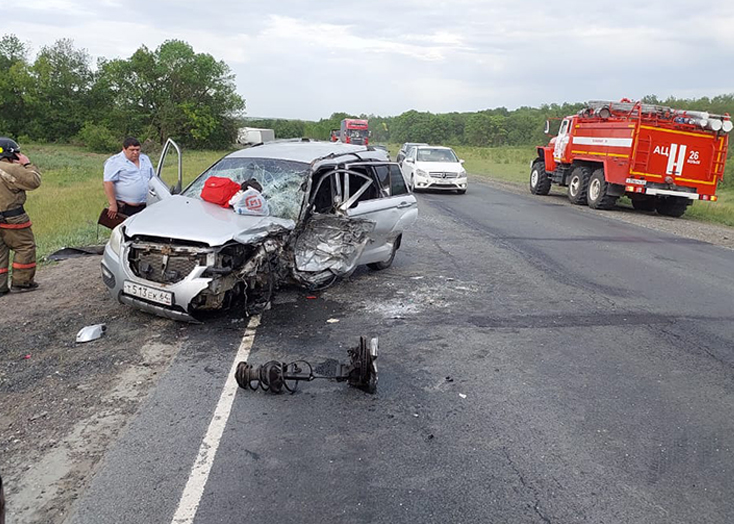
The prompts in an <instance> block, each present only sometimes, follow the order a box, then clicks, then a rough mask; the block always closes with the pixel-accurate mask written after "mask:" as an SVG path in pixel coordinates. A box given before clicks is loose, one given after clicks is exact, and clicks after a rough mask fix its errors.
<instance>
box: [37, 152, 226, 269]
mask: <svg viewBox="0 0 734 524" xmlns="http://www.w3.org/2000/svg"><path fill="white" fill-rule="evenodd" d="M23 152H24V153H25V154H26V155H28V157H29V158H30V159H31V161H32V162H33V163H34V164H36V165H37V166H38V167H39V168H40V169H41V175H42V177H43V182H42V184H41V187H40V188H39V189H37V190H36V191H32V192H29V193H28V201H27V203H26V206H25V207H26V209H27V210H28V214H29V215H30V217H31V220H32V222H33V232H34V234H35V236H36V244H37V245H38V254H37V255H38V259H39V260H41V259H42V257H45V256H46V255H48V254H50V253H52V252H54V251H56V250H57V249H60V248H62V247H66V246H82V245H90V244H96V243H97V242H98V241H104V240H105V239H106V238H107V237H108V236H109V230H108V229H106V228H103V227H100V228H99V238H98V228H97V218H98V217H99V213H100V211H101V210H102V208H103V207H104V206H105V205H106V204H107V199H106V197H105V195H104V190H103V188H102V165H103V164H104V161H105V160H106V159H107V157H109V156H110V155H101V154H97V153H89V152H88V151H86V150H84V149H82V148H78V147H73V146H64V145H49V144H24V147H23ZM112 153H114V151H113V152H111V153H110V154H112ZM225 153H226V152H221V151H184V152H183V172H184V184H186V183H188V182H190V181H191V180H193V179H194V178H195V177H196V176H197V175H198V174H199V173H201V172H202V171H203V170H204V169H206V168H207V167H209V166H210V165H211V164H213V163H214V162H215V161H216V160H218V159H219V158H221V157H222V156H223V155H224V154H225ZM151 159H152V160H153V163H154V164H157V163H158V155H151ZM176 165H177V160H176V156H175V154H173V155H171V154H169V156H168V158H167V159H166V165H165V166H164V169H163V179H164V180H166V182H167V183H168V184H169V185H172V184H173V183H174V182H175V179H176Z"/></svg>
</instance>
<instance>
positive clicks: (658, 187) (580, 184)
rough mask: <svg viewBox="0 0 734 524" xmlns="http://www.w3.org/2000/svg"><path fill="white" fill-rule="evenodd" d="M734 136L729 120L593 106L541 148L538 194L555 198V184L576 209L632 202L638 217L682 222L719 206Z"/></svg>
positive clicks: (646, 107)
mask: <svg viewBox="0 0 734 524" xmlns="http://www.w3.org/2000/svg"><path fill="white" fill-rule="evenodd" d="M731 130H732V122H731V119H730V117H729V115H728V114H725V115H711V114H709V113H706V112H701V111H685V110H677V109H671V108H669V107H664V106H658V105H652V104H642V103H640V102H631V101H629V100H626V99H623V100H622V101H621V102H589V103H588V104H587V106H586V107H585V108H584V109H583V110H581V111H580V112H579V113H578V114H576V115H573V116H568V117H566V118H564V119H563V121H562V122H561V127H560V129H559V132H558V136H556V137H553V138H552V139H551V140H550V143H549V144H548V145H547V146H543V147H538V148H537V152H538V158H537V159H535V160H534V161H533V162H532V163H531V168H530V191H531V193H533V194H536V195H547V194H548V192H549V191H550V188H551V184H558V185H561V186H566V187H568V198H569V200H571V202H573V203H574V204H579V205H583V204H588V205H589V206H590V207H592V208H595V209H610V208H612V207H614V205H615V204H616V201H617V199H618V198H619V197H620V196H622V195H626V196H628V197H629V198H630V200H631V201H632V206H633V207H634V208H635V209H639V210H644V211H653V210H656V211H657V212H658V213H659V214H661V215H666V216H672V217H680V216H681V215H683V213H685V211H686V208H687V207H688V206H689V205H690V204H691V203H692V202H693V201H694V200H708V201H715V200H716V199H717V197H716V186H717V184H718V182H719V181H720V180H723V178H724V165H725V162H726V154H727V149H728V144H729V133H730V132H731ZM546 131H547V129H546Z"/></svg>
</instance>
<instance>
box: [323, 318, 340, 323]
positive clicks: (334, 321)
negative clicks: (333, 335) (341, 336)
mask: <svg viewBox="0 0 734 524" xmlns="http://www.w3.org/2000/svg"><path fill="white" fill-rule="evenodd" d="M337 322H339V319H338V318H330V319H329V320H327V321H326V323H327V324H336V323H337Z"/></svg>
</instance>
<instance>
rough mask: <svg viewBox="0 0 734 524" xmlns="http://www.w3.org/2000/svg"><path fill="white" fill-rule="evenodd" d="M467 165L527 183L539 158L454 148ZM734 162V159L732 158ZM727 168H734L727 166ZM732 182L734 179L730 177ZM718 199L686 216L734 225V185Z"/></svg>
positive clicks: (526, 150)
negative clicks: (532, 163)
mask: <svg viewBox="0 0 734 524" xmlns="http://www.w3.org/2000/svg"><path fill="white" fill-rule="evenodd" d="M399 149H400V144H393V145H391V146H390V154H391V155H392V158H395V156H397V154H398V150H399ZM453 149H454V151H456V154H457V155H459V158H461V159H463V160H464V167H465V168H466V170H467V171H468V172H469V173H470V174H473V175H481V176H486V177H487V178H491V179H494V180H502V181H504V182H509V183H512V184H515V185H518V186H527V184H528V182H529V179H530V162H531V161H532V160H534V159H535V158H536V154H535V147H533V146H526V147H493V148H490V147H467V146H456V147H454V148H453ZM730 162H734V159H732V160H730ZM727 172H728V173H731V172H732V170H731V168H729V166H727ZM729 186H731V181H729ZM716 195H717V196H718V197H719V200H718V201H717V202H703V201H697V202H694V203H693V205H692V206H691V207H689V208H688V210H687V211H686V214H685V215H684V217H685V218H688V219H693V220H700V221H701V222H711V223H715V224H723V225H727V226H732V227H734V187H726V186H725V187H720V188H719V189H718V190H717V192H716Z"/></svg>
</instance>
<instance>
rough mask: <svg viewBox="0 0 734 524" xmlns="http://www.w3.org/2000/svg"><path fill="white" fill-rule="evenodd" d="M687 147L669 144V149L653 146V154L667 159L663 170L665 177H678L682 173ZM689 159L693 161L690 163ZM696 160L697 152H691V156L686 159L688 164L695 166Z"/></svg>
mask: <svg viewBox="0 0 734 524" xmlns="http://www.w3.org/2000/svg"><path fill="white" fill-rule="evenodd" d="M687 150H688V146H686V145H685V144H682V145H678V144H670V147H666V146H655V149H654V150H653V154H655V155H662V156H667V157H668V166H667V168H666V169H665V174H666V175H680V174H681V173H683V164H684V163H685V162H686V151H687ZM691 159H695V160H694V161H691ZM697 160H698V151H691V156H690V157H688V163H689V164H696V163H698V162H697Z"/></svg>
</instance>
